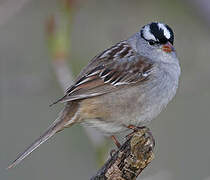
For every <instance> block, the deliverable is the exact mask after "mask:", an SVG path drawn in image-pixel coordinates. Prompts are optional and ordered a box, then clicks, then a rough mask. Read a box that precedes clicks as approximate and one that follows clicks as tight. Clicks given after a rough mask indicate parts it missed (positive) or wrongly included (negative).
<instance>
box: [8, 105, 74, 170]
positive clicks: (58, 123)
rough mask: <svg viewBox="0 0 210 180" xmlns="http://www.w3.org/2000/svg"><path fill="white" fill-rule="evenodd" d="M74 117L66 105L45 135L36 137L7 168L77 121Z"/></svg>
mask: <svg viewBox="0 0 210 180" xmlns="http://www.w3.org/2000/svg"><path fill="white" fill-rule="evenodd" d="M72 112H73V111H72ZM73 117H74V116H73ZM73 117H71V115H70V114H69V107H68V106H66V107H65V108H64V110H63V111H62V112H61V113H60V115H59V117H58V118H57V119H56V120H55V121H54V122H53V123H52V124H51V126H50V127H49V128H48V129H47V130H46V131H45V132H44V133H43V135H41V136H40V137H39V138H38V139H36V140H35V141H34V142H33V143H32V144H31V145H30V146H29V147H28V148H27V149H26V150H25V151H24V152H22V153H21V154H20V155H19V156H18V157H17V158H16V159H15V160H14V161H13V162H12V163H11V165H9V166H8V167H7V169H10V168H12V167H15V166H16V165H17V164H19V163H20V162H21V161H22V160H23V159H25V158H26V157H27V156H28V155H29V154H31V153H32V152H33V151H34V150H35V149H36V148H38V147H39V146H40V145H41V144H42V143H44V142H45V141H47V140H48V139H49V138H51V137H52V136H53V135H54V134H55V133H56V132H58V131H61V130H62V129H64V128H65V126H66V125H68V127H69V126H71V125H73V124H74V123H75V118H73Z"/></svg>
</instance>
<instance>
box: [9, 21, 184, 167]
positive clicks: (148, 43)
mask: <svg viewBox="0 0 210 180" xmlns="http://www.w3.org/2000/svg"><path fill="white" fill-rule="evenodd" d="M173 44H174V33H173V30H172V29H171V28H170V27H169V26H168V25H167V24H164V23H162V22H151V23H149V24H147V25H144V26H143V27H142V28H140V30H139V31H138V32H137V33H135V34H133V35H132V36H130V37H129V38H128V39H126V40H122V41H120V42H118V43H116V44H115V45H113V46H111V47H110V48H108V49H106V50H105V51H103V52H101V53H99V54H98V55H96V56H95V57H94V58H93V59H92V60H91V61H90V62H89V63H88V64H87V66H86V67H84V68H83V69H82V71H81V72H80V74H79V75H78V76H77V78H76V79H75V81H74V83H73V84H72V85H71V86H70V87H69V88H68V89H67V90H66V92H65V95H64V96H63V97H62V98H60V99H58V100H57V101H56V102H54V103H53V104H52V105H54V104H56V103H64V108H63V110H62V111H61V112H60V114H59V115H58V118H57V119H56V120H55V121H54V122H53V123H52V124H51V125H50V126H49V128H48V129H47V130H46V131H45V132H44V133H43V134H42V135H41V136H40V137H39V138H38V139H36V140H35V141H34V142H33V143H32V144H31V145H30V146H29V147H28V148H27V149H26V150H25V151H24V152H23V153H21V154H20V155H19V156H18V157H17V158H16V159H15V160H14V161H13V162H12V163H11V164H10V165H9V166H8V169H10V168H12V167H14V166H16V165H17V164H19V163H20V162H21V161H22V160H23V159H24V158H25V157H27V156H28V155H29V154H30V153H32V151H34V150H35V149H36V148H38V147H39V146H40V145H41V144H42V143H44V142H45V141H47V140H48V139H49V138H51V137H52V136H53V135H54V134H56V133H57V132H60V131H62V130H63V129H64V128H67V127H71V126H72V125H74V124H77V123H80V124H84V125H88V126H91V127H94V128H97V129H99V130H100V131H101V132H102V133H104V134H105V135H110V136H112V135H116V134H119V133H120V132H125V131H127V130H128V128H127V127H129V126H134V127H141V126H143V125H144V124H146V123H148V122H150V121H151V120H153V119H154V118H156V117H157V116H158V115H159V114H160V112H161V111H162V110H163V109H164V108H165V107H166V105H167V104H168V103H169V102H170V101H171V100H172V99H173V97H174V96H175V94H176V91H177V88H178V85H179V77H180V73H181V68H180V63H179V59H178V57H177V53H176V50H175V48H174V46H173Z"/></svg>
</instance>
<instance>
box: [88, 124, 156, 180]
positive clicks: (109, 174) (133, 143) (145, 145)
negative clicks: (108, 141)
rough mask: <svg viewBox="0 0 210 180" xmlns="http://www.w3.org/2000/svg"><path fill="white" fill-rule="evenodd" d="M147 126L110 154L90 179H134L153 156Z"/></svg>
mask: <svg viewBox="0 0 210 180" xmlns="http://www.w3.org/2000/svg"><path fill="white" fill-rule="evenodd" d="M153 149H154V139H153V136H152V134H151V132H150V130H149V128H144V129H139V130H138V131H135V132H134V133H132V135H131V136H130V137H129V138H128V139H127V140H126V142H125V143H124V144H123V145H121V147H120V148H119V149H118V150H117V151H116V152H115V153H114V155H111V157H110V159H108V160H107V162H106V163H105V164H104V165H103V167H102V168H101V169H100V170H99V171H98V172H97V173H96V175H94V176H93V177H92V178H91V180H135V179H136V178H137V177H138V175H139V174H141V172H142V171H143V170H144V169H145V168H146V167H147V165H148V164H149V163H150V162H151V161H152V160H153V158H154V153H153Z"/></svg>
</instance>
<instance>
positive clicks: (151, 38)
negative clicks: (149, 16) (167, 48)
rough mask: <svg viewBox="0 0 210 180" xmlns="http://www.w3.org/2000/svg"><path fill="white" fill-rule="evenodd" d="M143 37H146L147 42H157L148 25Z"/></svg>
mask: <svg viewBox="0 0 210 180" xmlns="http://www.w3.org/2000/svg"><path fill="white" fill-rule="evenodd" d="M143 35H144V38H145V39H147V40H153V41H157V39H156V38H155V36H154V35H153V34H152V33H151V32H150V27H149V26H148V25H147V26H145V28H144V31H143Z"/></svg>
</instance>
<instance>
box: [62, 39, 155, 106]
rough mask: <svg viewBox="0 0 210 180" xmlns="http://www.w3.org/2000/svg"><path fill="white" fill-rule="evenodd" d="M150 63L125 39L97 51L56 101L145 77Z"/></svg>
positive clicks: (116, 86)
mask: <svg viewBox="0 0 210 180" xmlns="http://www.w3.org/2000/svg"><path fill="white" fill-rule="evenodd" d="M151 69H152V63H151V62H150V61H149V60H148V59H146V58H144V57H141V56H139V55H138V54H137V53H136V52H135V51H134V50H133V49H132V48H131V47H130V45H128V44H127V43H126V42H125V41H122V42H120V43H118V44H116V45H115V46H112V47H111V48H110V49H108V50H106V51H104V52H103V53H101V54H99V55H98V56H96V57H95V58H93V60H92V61H90V63H89V64H88V65H87V67H86V68H85V69H83V71H82V72H81V73H80V75H79V76H78V78H77V80H76V82H75V84H74V85H73V86H71V87H70V88H69V89H67V91H66V95H65V96H64V97H63V98H61V99H60V100H59V101H61V102H66V101H72V100H76V99H83V98H87V97H92V96H98V95H102V94H105V93H108V92H112V91H115V90H117V89H119V88H122V86H123V87H129V86H130V85H132V84H135V83H137V82H143V81H145V80H147V79H148V77H149V74H150V71H151Z"/></svg>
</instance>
